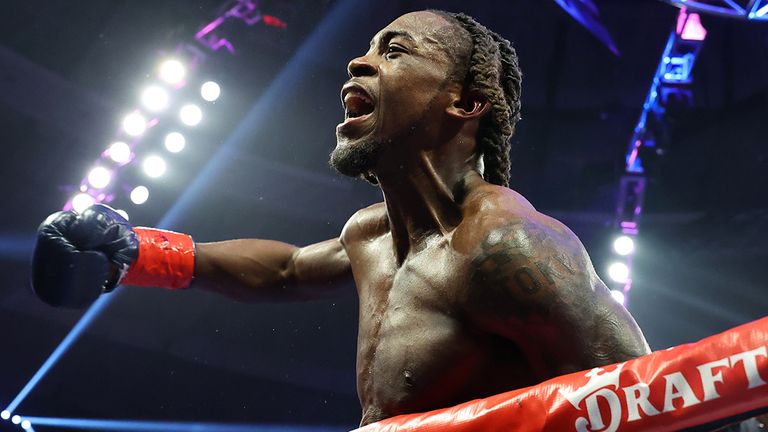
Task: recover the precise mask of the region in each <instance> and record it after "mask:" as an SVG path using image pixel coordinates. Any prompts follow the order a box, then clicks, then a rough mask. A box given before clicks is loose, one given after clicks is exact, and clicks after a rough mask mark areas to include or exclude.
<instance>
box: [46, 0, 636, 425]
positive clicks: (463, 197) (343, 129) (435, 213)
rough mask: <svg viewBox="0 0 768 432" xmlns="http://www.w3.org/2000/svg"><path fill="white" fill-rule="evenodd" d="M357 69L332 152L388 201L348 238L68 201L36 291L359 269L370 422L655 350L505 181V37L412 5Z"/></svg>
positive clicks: (250, 281) (321, 285)
mask: <svg viewBox="0 0 768 432" xmlns="http://www.w3.org/2000/svg"><path fill="white" fill-rule="evenodd" d="M348 71H349V77H350V79H349V81H347V83H346V84H345V85H344V86H343V88H342V91H341V96H342V99H343V102H344V107H345V111H346V116H345V120H344V122H343V123H341V124H340V125H338V126H337V128H336V135H337V146H336V148H335V150H334V151H333V153H332V154H331V165H332V166H333V167H334V168H336V169H337V170H338V171H340V172H341V173H343V174H345V175H349V176H354V177H362V178H364V179H366V180H368V181H369V182H371V183H374V184H378V186H379V187H380V188H381V190H382V192H383V196H384V201H383V202H382V203H379V204H375V205H373V206H370V207H368V208H365V209H362V210H360V211H358V212H357V213H355V214H354V215H353V216H352V217H351V218H350V219H349V221H348V222H347V223H346V225H345V227H344V229H343V230H342V232H341V235H340V236H339V237H338V238H335V239H331V240H327V241H325V242H322V243H318V244H314V245H310V246H305V247H297V246H293V245H290V244H286V243H281V242H277V241H270V240H256V239H250V240H232V241H224V242H217V243H202V244H196V245H194V244H193V243H192V240H191V238H189V237H188V236H185V235H181V234H177V233H170V232H163V231H159V230H152V229H139V228H132V227H131V226H130V225H129V224H128V223H127V222H126V221H125V220H123V219H122V218H121V217H120V216H119V215H117V214H116V213H115V212H113V211H112V210H111V209H109V208H108V207H105V206H94V207H91V208H90V209H88V210H86V211H84V212H83V213H82V214H80V215H77V214H75V213H73V212H59V213H56V214H54V215H51V217H49V218H48V219H46V221H45V222H44V223H43V225H41V227H40V232H39V236H38V244H37V247H36V251H35V257H34V271H33V287H34V289H35V291H36V293H37V294H38V295H39V296H40V297H41V298H42V299H43V300H45V301H47V302H48V303H51V304H56V305H64V306H81V305H84V304H87V303H88V302H90V301H92V300H93V299H95V298H96V297H97V296H98V295H99V294H101V293H102V292H107V291H110V290H111V289H112V288H113V287H114V286H115V285H116V284H117V283H118V282H122V283H123V284H135V285H149V286H165V287H171V288H185V287H187V286H191V287H196V288H200V289H205V290H210V291H214V292H218V293H222V294H225V295H228V296H231V297H234V298H237V299H241V300H248V301H262V300H272V299H284V300H302V299H308V298H313V297H317V296H322V295H326V294H328V293H329V292H330V291H332V290H333V289H334V287H335V286H337V285H339V284H336V283H334V282H336V281H339V280H341V279H344V278H346V277H349V276H352V277H354V280H355V284H356V285H357V290H358V295H359V301H360V316H359V333H358V351H357V389H358V394H359V397H360V402H361V405H362V408H363V413H362V421H361V423H362V424H368V423H371V422H375V421H377V420H381V419H384V418H387V417H390V416H395V415H398V414H404V413H413V412H420V411H427V410H432V409H436V408H441V407H447V406H450V405H454V404H458V403H461V402H465V401H468V400H471V399H475V398H482V397H486V396H490V395H493V394H496V393H500V392H504V391H508V390H511V389H515V388H520V387H523V386H528V385H532V384H535V383H538V382H541V381H544V380H546V379H549V378H552V377H554V376H557V375H561V374H565V373H569V372H574V371H578V370H583V369H588V368H592V367H595V366H600V365H605V364H609V363H614V362H620V361H624V360H627V359H630V358H633V357H637V356H640V355H643V354H646V353H648V352H649V349H648V345H647V343H646V342H645V339H644V338H643V335H642V333H641V332H640V329H639V328H638V327H637V325H636V324H635V321H634V320H633V319H632V317H631V316H630V315H629V313H628V312H627V311H626V310H625V309H624V308H623V307H622V306H621V305H619V304H618V303H616V302H615V301H614V300H613V299H612V298H611V296H610V294H609V290H608V289H607V288H606V286H605V284H604V283H603V282H602V281H601V280H600V279H599V278H598V276H597V274H596V273H595V270H594V268H593V267H592V264H591V262H590V259H589V257H588V255H587V253H586V251H585V250H584V247H583V246H582V244H581V243H580V242H579V239H578V238H577V237H576V236H575V235H574V234H573V233H572V232H571V231H570V230H568V228H566V227H565V226H564V225H563V224H561V223H560V222H558V221H556V220H554V219H552V218H550V217H547V216H545V215H543V214H541V213H539V212H537V211H536V210H535V209H534V208H533V206H531V204H530V203H528V201H526V200H525V198H523V197H522V196H521V195H519V194H518V193H516V192H514V191H512V190H510V189H508V188H507V184H508V180H509V159H508V157H509V143H508V140H509V138H510V136H511V135H512V132H513V129H514V126H515V123H516V122H517V120H518V118H519V112H520V71H519V69H518V66H517V57H516V54H515V52H514V50H513V49H512V47H511V46H510V44H509V42H508V41H506V40H505V39H503V38H501V37H500V36H498V35H497V34H495V33H493V32H491V31H489V30H488V29H486V28H485V27H483V26H481V25H479V24H478V23H477V22H475V21H474V20H473V19H471V18H469V17H467V16H465V15H457V14H449V13H446V12H440V11H423V12H416V13H410V14H406V15H404V16H402V17H400V18H398V19H396V20H395V21H394V22H392V23H391V24H390V25H388V26H387V27H386V28H384V29H383V30H381V31H380V32H379V33H378V34H377V35H376V36H375V37H374V38H373V40H372V41H371V45H370V49H369V50H368V52H367V53H365V55H363V56H361V57H358V58H355V59H354V60H352V61H351V62H350V63H349V66H348ZM137 257H138V258H137ZM193 268H194V270H193ZM193 271H194V279H193V280H192V272H193ZM126 273H127V276H126ZM190 281H191V285H190Z"/></svg>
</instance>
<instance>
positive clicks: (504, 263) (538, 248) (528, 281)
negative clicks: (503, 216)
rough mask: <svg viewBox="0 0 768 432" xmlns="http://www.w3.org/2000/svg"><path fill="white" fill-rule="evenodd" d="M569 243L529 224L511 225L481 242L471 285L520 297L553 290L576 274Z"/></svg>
mask: <svg viewBox="0 0 768 432" xmlns="http://www.w3.org/2000/svg"><path fill="white" fill-rule="evenodd" d="M553 234H554V235H553ZM563 237H565V236H563ZM571 242H572V240H570V239H567V238H562V239H558V238H557V233H553V232H551V230H547V229H544V228H540V227H537V226H534V224H532V223H528V222H525V221H515V222H512V223H510V224H508V225H506V226H504V227H502V228H499V229H497V230H495V231H493V232H491V233H490V234H489V235H488V237H487V238H486V239H485V241H483V243H482V245H481V247H480V252H479V254H478V255H477V256H476V258H475V260H474V263H473V264H474V269H475V270H474V274H473V282H474V283H476V284H480V285H483V286H487V287H489V288H492V289H505V290H515V291H516V292H517V293H523V294H537V293H540V292H543V291H552V290H555V289H556V288H557V287H558V285H561V284H562V283H566V284H567V283H568V282H569V280H570V279H572V278H573V277H574V276H575V275H576V273H577V271H576V268H577V264H576V263H574V260H573V258H572V257H571V256H570V254H569V249H570V248H571V244H570V243H571ZM511 294H515V293H514V292H513V293H511Z"/></svg>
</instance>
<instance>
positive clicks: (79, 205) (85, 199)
mask: <svg viewBox="0 0 768 432" xmlns="http://www.w3.org/2000/svg"><path fill="white" fill-rule="evenodd" d="M95 202H96V200H95V199H93V197H92V196H90V195H89V194H87V193H85V192H81V193H79V194H77V195H75V196H74V197H72V209H74V210H75V211H76V212H78V213H82V212H83V210H85V209H87V208H88V207H90V206H92V205H93V204H94V203H95Z"/></svg>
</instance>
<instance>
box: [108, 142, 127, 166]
mask: <svg viewBox="0 0 768 432" xmlns="http://www.w3.org/2000/svg"><path fill="white" fill-rule="evenodd" d="M107 154H108V155H109V158H110V159H112V160H113V161H115V162H117V163H119V164H124V163H127V162H128V161H129V160H130V159H131V148H130V147H129V146H128V144H126V143H124V142H122V141H117V142H114V143H112V145H110V146H109V149H107Z"/></svg>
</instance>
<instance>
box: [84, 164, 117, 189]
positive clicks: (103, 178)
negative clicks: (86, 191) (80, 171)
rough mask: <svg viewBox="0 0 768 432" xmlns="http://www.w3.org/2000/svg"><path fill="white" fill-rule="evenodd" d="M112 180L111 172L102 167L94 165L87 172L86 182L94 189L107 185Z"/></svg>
mask: <svg viewBox="0 0 768 432" xmlns="http://www.w3.org/2000/svg"><path fill="white" fill-rule="evenodd" d="M111 180H112V173H111V172H109V170H108V169H106V168H104V167H96V168H94V169H92V170H91V172H89V173H88V183H90V184H91V186H93V187H95V188H96V189H103V188H105V187H107V185H108V184H109V182H110V181H111Z"/></svg>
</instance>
